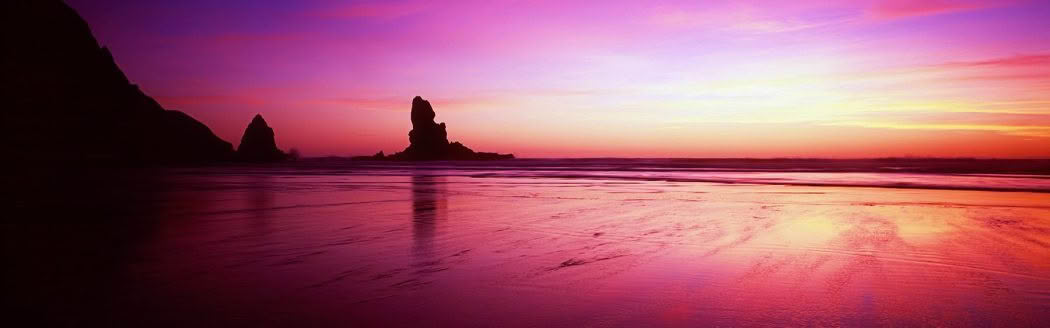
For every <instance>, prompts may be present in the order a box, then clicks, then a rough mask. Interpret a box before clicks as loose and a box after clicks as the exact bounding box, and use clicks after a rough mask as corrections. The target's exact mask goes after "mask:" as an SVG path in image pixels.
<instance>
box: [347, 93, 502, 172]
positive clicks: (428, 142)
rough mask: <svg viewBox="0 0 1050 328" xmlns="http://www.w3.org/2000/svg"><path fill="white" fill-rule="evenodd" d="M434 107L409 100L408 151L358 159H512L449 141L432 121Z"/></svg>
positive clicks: (417, 97)
mask: <svg viewBox="0 0 1050 328" xmlns="http://www.w3.org/2000/svg"><path fill="white" fill-rule="evenodd" d="M435 116H436V114H435V113H434V108H433V107H431V106H430V102H429V101H426V100H423V98H422V97H419V96H416V97H415V98H413V99H412V131H409V132H408V142H409V145H408V148H405V150H404V151H402V152H400V153H396V154H393V155H390V156H383V152H379V153H378V154H376V155H373V156H366V157H358V159H388V160H409V161H423V160H492V159H510V158H514V155H512V154H497V153H483V152H475V151H473V150H471V149H470V148H467V146H464V145H463V144H461V143H459V142H453V143H449V142H448V132H446V131H445V123H436V122H434V117H435Z"/></svg>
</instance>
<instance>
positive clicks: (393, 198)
mask: <svg viewBox="0 0 1050 328" xmlns="http://www.w3.org/2000/svg"><path fill="white" fill-rule="evenodd" d="M163 180H164V185H165V188H164V189H163V190H161V191H158V192H157V193H156V194H154V195H152V196H151V198H150V202H152V205H153V206H151V207H150V212H149V213H150V214H149V215H148V216H149V217H148V218H143V219H148V220H149V221H150V222H152V223H151V224H150V225H149V226H148V228H144V232H141V233H142V235H143V236H142V237H140V238H136V239H135V240H134V241H130V242H128V244H129V245H131V246H128V247H127V248H122V252H123V253H124V255H122V256H121V257H120V258H119V259H118V260H114V261H112V262H114V263H112V264H110V265H111V269H110V270H112V273H111V274H109V275H111V276H112V277H113V278H112V279H106V283H105V284H103V285H102V286H104V288H105V290H107V291H110V292H108V293H106V292H103V293H106V294H105V295H97V294H98V293H100V292H98V291H93V292H92V293H94V294H96V295H94V298H96V299H97V300H98V301H99V302H100V303H99V304H97V305H96V307H95V308H92V314H93V316H92V317H91V318H90V319H84V320H79V319H77V318H71V319H70V320H69V321H70V322H73V323H97V322H105V323H111V324H131V325H145V324H150V325H180V326H186V325H218V324H222V325H254V324H265V325H277V326H311V325H319V326H419V325H427V326H433V325H445V326H509V327H516V326H521V327H578V326H582V327H604V326H798V325H810V326H1033V327H1034V326H1045V325H1046V324H1048V322H1050V319H1048V318H1050V317H1048V314H1047V313H1050V255H1048V254H1050V194H1047V193H1030V192H1001V191H969V190H938V189H894V188H867V187H834V186H785V185H765V184H725V183H706V182H688V181H687V182H668V181H625V180H620V179H600V178H594V179H588V178H563V177H470V176H459V175H453V174H447V172H444V171H441V170H418V171H411V172H409V173H407V174H382V175H369V174H367V172H366V173H363V174H354V175H324V174H309V175H305V174H292V173H289V172H284V171H281V172H269V173H266V172H255V173H253V174H233V173H230V172H223V171H220V172H210V173H208V174H201V173H199V172H197V173H179V174H170V175H166V176H165V177H164V178H163ZM41 302H43V301H41ZM72 313H76V312H72Z"/></svg>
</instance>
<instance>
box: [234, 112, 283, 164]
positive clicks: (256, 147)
mask: <svg viewBox="0 0 1050 328" xmlns="http://www.w3.org/2000/svg"><path fill="white" fill-rule="evenodd" d="M287 157H288V156H287V155H285V154H284V152H282V151H281V150H280V149H277V142H276V141H274V138H273V129H272V128H270V126H269V125H267V124H266V120H264V119H263V117H262V115H259V114H256V115H255V118H253V119H252V122H251V123H249V124H248V128H246V129H244V136H243V137H241V144H240V145H239V146H237V159H239V160H242V161H250V162H268V161H279V160H283V159H285V158H287Z"/></svg>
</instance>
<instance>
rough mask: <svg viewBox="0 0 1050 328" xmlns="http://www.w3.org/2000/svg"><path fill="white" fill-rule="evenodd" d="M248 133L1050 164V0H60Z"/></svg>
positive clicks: (535, 147)
mask: <svg viewBox="0 0 1050 328" xmlns="http://www.w3.org/2000/svg"><path fill="white" fill-rule="evenodd" d="M67 1H68V3H69V4H70V5H71V6H72V7H74V8H75V9H77V10H78V11H79V12H80V14H81V15H82V16H84V18H85V19H86V20H87V21H88V23H89V25H90V26H91V28H92V30H93V31H94V33H95V35H96V37H97V38H98V39H99V42H100V43H102V45H104V46H106V47H109V48H110V49H111V50H112V52H113V55H114V57H115V58H116V61H117V63H118V64H119V65H120V67H121V68H122V69H123V70H124V71H125V73H126V74H127V75H128V77H129V78H130V79H131V80H132V81H133V82H134V83H137V84H139V85H140V86H141V87H142V89H143V90H145V91H146V93H147V94H149V95H151V96H153V97H154V98H155V99H157V101H159V102H160V103H161V104H162V105H164V106H165V107H166V108H169V109H178V110H182V111H184V112H186V113H188V114H190V115H191V116H193V117H195V118H197V119H199V120H201V121H202V122H204V123H205V124H207V125H208V126H210V127H211V128H212V130H213V131H215V132H216V134H218V135H219V136H220V137H222V138H223V139H225V140H227V141H230V142H232V143H234V145H236V143H237V142H238V141H239V140H240V137H241V133H243V131H244V128H245V126H247V124H248V122H249V121H250V120H251V118H252V116H253V115H255V114H256V113H261V114H262V115H263V116H264V117H265V118H266V120H267V121H268V122H269V123H270V125H271V126H272V127H274V129H275V130H276V133H277V143H278V146H279V147H281V148H284V149H288V148H292V147H294V148H298V149H299V150H300V151H301V152H302V153H303V154H304V155H307V156H322V155H366V154H372V153H375V152H377V151H379V150H383V151H385V152H387V153H392V152H394V151H399V150H401V149H403V148H404V147H405V146H407V145H408V131H409V129H411V122H410V121H409V115H408V113H409V109H410V106H411V99H412V97H413V96H416V95H420V96H423V97H424V98H427V99H428V100H430V101H431V103H432V104H433V105H434V108H435V110H436V111H437V120H438V121H439V122H442V121H443V122H446V123H447V125H448V132H449V138H450V139H451V140H458V141H461V142H463V143H464V144H466V145H467V146H469V147H471V148H473V149H475V150H479V151H499V152H511V153H515V154H516V155H518V156H519V157H609V156H614V157H882V156H977V157H1050V32H1048V31H1050V1H1041V0H1035V1H1007V0H998V1H985V0H982V1H968V0H961V1H947V0H943V1H939V0H928V1H898V0H874V1H863V0H861V1H841V2H840V3H838V4H832V3H834V1H811V0H796V1H681V2H674V1H668V2H657V1H587V2H575V1H572V2H570V1H499V0H488V1H450V2H447V3H442V2H438V1H368V2H350V1H330V0H303V1H259V0H238V1H213V0H184V1H153V2H150V1H133V0H67Z"/></svg>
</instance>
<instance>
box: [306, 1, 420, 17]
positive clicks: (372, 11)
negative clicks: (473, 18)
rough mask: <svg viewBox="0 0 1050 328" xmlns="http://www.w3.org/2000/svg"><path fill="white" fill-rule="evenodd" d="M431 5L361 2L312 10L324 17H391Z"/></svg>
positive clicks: (413, 12)
mask: <svg viewBox="0 0 1050 328" xmlns="http://www.w3.org/2000/svg"><path fill="white" fill-rule="evenodd" d="M429 7H431V4H430V2H419V1H410V2H394V1H388V2H374V3H359V4H353V5H349V6H343V7H335V8H328V9H325V10H321V11H314V12H311V14H312V15H313V16H318V17H324V18H344V19H352V18H376V19H390V18H398V17H403V16H408V15H412V14H416V13H419V12H422V11H424V10H426V9H427V8H429Z"/></svg>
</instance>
